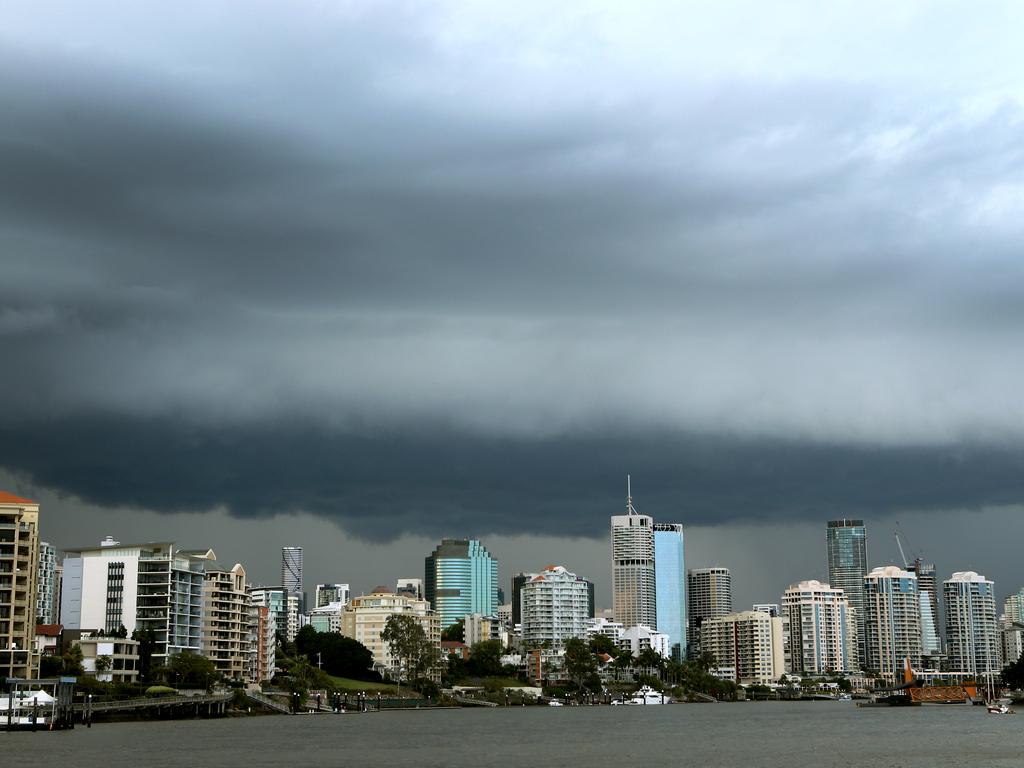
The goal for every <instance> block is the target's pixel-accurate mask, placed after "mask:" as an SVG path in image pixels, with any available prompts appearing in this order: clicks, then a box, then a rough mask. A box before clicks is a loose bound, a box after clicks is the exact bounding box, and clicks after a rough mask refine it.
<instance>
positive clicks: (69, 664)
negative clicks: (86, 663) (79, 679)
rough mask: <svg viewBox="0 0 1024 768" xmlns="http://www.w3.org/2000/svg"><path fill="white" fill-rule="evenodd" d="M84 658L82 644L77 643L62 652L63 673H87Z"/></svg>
mask: <svg viewBox="0 0 1024 768" xmlns="http://www.w3.org/2000/svg"><path fill="white" fill-rule="evenodd" d="M82 659H83V656H82V646H80V645H79V644H78V643H75V644H74V645H72V646H71V647H70V648H68V649H67V650H66V651H64V653H63V654H61V661H62V662H63V667H64V668H63V670H62V671H63V674H65V675H75V676H77V675H82V674H85V670H84V669H83V668H82Z"/></svg>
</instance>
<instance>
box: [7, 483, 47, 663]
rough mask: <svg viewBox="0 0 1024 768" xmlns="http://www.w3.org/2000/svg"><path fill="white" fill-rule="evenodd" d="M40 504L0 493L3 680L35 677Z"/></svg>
mask: <svg viewBox="0 0 1024 768" xmlns="http://www.w3.org/2000/svg"><path fill="white" fill-rule="evenodd" d="M38 575H39V505H38V504H37V503H36V502H34V501H30V500H29V499H23V498H21V497H20V496H15V495H14V494H12V493H7V492H6V491H0V678H7V677H21V678H35V677H38V672H39V657H38V655H36V653H35V652H34V647H35V637H36V620H35V618H36V617H35V612H36V594H37V589H36V578H37V577H38Z"/></svg>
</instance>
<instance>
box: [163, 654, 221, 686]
mask: <svg viewBox="0 0 1024 768" xmlns="http://www.w3.org/2000/svg"><path fill="white" fill-rule="evenodd" d="M163 674H164V679H165V680H166V681H167V682H168V683H172V684H174V685H175V686H176V687H178V688H207V687H209V685H210V683H212V682H214V681H215V680H216V679H217V669H216V667H214V666H213V662H212V661H210V660H209V659H208V658H206V657H205V656H200V655H199V654H198V653H191V652H189V651H185V652H183V653H176V654H174V655H173V656H171V657H170V658H169V659H168V660H167V666H166V667H164V669H163Z"/></svg>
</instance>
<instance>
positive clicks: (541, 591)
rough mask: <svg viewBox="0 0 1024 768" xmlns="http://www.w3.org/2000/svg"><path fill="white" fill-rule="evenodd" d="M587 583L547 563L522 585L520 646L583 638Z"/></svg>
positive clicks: (529, 646) (536, 645) (585, 619)
mask: <svg viewBox="0 0 1024 768" xmlns="http://www.w3.org/2000/svg"><path fill="white" fill-rule="evenodd" d="M587 592H588V590H587V582H586V581H585V580H584V579H581V578H580V577H579V576H577V575H576V574H575V573H572V572H571V571H568V570H566V569H565V568H563V567H562V566H560V565H549V566H547V567H546V568H544V570H542V571H541V572H540V573H538V574H537V575H536V576H534V577H533V578H532V579H530V581H528V582H527V583H526V584H524V585H523V591H522V610H523V635H522V636H523V645H524V646H525V647H526V648H528V649H533V648H537V647H539V646H540V645H541V643H545V642H547V643H550V644H551V645H552V646H554V647H561V646H562V645H564V643H565V641H566V640H568V639H569V638H573V637H586V634H587V626H588V619H589V618H590V616H589V615H588V612H587V604H588V602H589V600H588V595H587Z"/></svg>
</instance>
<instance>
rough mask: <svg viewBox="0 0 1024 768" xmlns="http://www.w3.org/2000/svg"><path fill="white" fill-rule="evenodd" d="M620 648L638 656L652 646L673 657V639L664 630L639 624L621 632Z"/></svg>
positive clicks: (657, 650) (653, 648)
mask: <svg viewBox="0 0 1024 768" xmlns="http://www.w3.org/2000/svg"><path fill="white" fill-rule="evenodd" d="M618 645H619V649H620V650H623V651H626V652H627V653H629V654H631V655H632V656H633V658H636V657H638V656H639V655H640V654H641V653H643V652H644V650H645V649H647V648H651V649H652V650H654V651H655V652H656V653H658V654H659V655H661V656H663V657H664V658H666V659H670V658H672V640H671V638H669V636H668V635H667V634H665V633H664V632H658V631H657V630H656V629H651V628H650V627H645V626H644V625H642V624H638V625H636V626H634V627H626V628H625V629H623V630H622V632H620V633H619V643H618Z"/></svg>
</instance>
